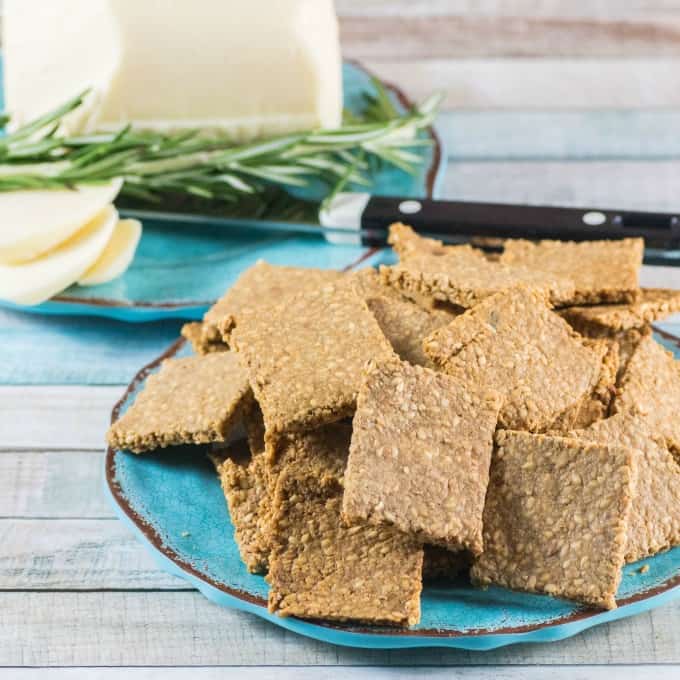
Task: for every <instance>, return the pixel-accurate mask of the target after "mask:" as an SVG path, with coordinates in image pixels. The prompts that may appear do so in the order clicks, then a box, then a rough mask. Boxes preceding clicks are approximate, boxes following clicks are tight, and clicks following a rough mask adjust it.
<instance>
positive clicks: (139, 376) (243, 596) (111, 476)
mask: <svg viewBox="0 0 680 680" xmlns="http://www.w3.org/2000/svg"><path fill="white" fill-rule="evenodd" d="M366 257H368V254H367V255H364V256H363V258H361V259H365V258H366ZM359 262H361V260H358V261H357V262H356V263H355V264H358V263H359ZM654 330H655V331H657V332H659V334H660V335H662V336H663V337H664V338H666V339H669V340H673V341H675V342H676V344H677V346H678V347H680V338H679V337H677V336H675V335H672V334H670V333H667V332H661V331H659V330H658V329H657V328H654ZM185 344H186V340H185V339H184V338H179V339H178V340H176V341H175V342H174V343H173V344H172V345H170V347H168V349H166V350H165V352H163V354H161V355H160V356H159V357H157V358H156V359H154V360H153V361H152V362H150V363H148V364H147V365H146V366H144V367H143V368H141V369H140V370H139V371H138V372H137V373H136V374H135V376H134V378H133V379H132V382H130V384H129V385H128V387H127V389H126V390H125V392H124V393H123V396H122V397H121V398H120V399H119V400H118V401H117V402H116V403H115V404H114V406H113V410H112V411H111V421H110V422H111V423H113V422H115V421H116V420H117V419H118V416H119V414H120V409H121V408H122V406H123V404H124V403H125V402H126V401H127V399H128V397H129V396H130V394H132V392H134V391H135V390H136V389H137V388H138V387H139V386H140V385H141V384H142V383H143V382H144V381H145V380H146V378H147V377H148V376H149V374H150V373H151V372H152V371H153V370H154V369H155V368H157V367H158V366H160V364H161V363H162V362H163V361H165V359H169V358H172V357H173V356H175V355H176V354H177V353H178V352H179V351H180V350H181V349H182V347H184V345H185ZM106 483H107V485H108V487H109V490H110V491H111V494H112V496H113V498H114V499H115V501H116V503H117V504H118V506H119V507H120V508H121V510H122V511H123V512H124V513H125V514H126V515H127V517H128V518H129V519H130V521H131V522H133V524H134V525H135V526H136V527H137V528H138V529H139V530H140V531H141V532H142V534H143V535H144V536H145V538H146V540H147V541H148V542H149V543H150V544H151V545H152V546H153V547H154V548H155V549H156V550H157V551H158V552H160V553H161V554H162V555H164V556H165V557H167V558H168V559H169V560H171V561H172V562H174V563H175V564H176V565H177V566H178V567H179V568H180V569H181V570H182V571H185V572H188V573H190V574H191V575H192V576H193V577H194V578H197V579H198V580H200V581H204V582H205V583H207V584H209V585H211V586H212V587H214V588H217V589H218V590H220V591H222V592H224V593H227V594H228V595H231V596H232V597H235V598H237V599H239V600H243V601H244V602H248V603H249V604H254V605H258V606H261V607H264V608H265V609H266V608H267V601H266V600H264V599H263V598H260V597H255V596H253V595H251V594H250V593H248V592H245V591H242V590H237V589H235V588H230V587H229V586H226V585H224V584H223V583H219V582H218V581H215V580H213V579H211V578H210V577H209V576H206V575H205V574H203V573H201V572H199V571H197V570H196V568H195V567H194V566H193V565H191V564H190V563H189V562H186V561H185V560H183V559H182V558H181V557H180V556H179V555H177V553H176V552H175V551H174V550H172V549H171V548H169V547H168V546H167V545H165V544H164V543H163V541H162V539H161V537H160V536H159V535H158V533H157V532H156V531H155V530H154V528H153V527H152V526H151V525H150V524H149V523H148V522H146V521H145V520H144V519H143V518H142V517H140V515H139V514H138V513H137V512H136V511H135V510H134V509H133V508H132V507H131V506H130V504H129V502H128V500H127V498H126V497H125V495H124V494H123V490H122V489H121V487H120V484H119V483H118V482H117V480H116V465H115V451H114V450H113V449H112V448H111V447H110V446H109V447H107V449H106ZM678 585H680V574H677V575H676V576H674V577H673V578H671V579H669V580H668V581H665V582H664V583H662V584H661V585H659V586H656V587H654V588H650V589H649V590H645V591H644V592H641V593H636V594H635V595H631V596H630V597H626V598H622V599H620V600H617V601H616V603H617V605H618V606H619V607H622V606H625V605H628V604H632V603H634V602H639V601H641V600H646V599H648V598H650V597H654V596H655V595H659V594H661V593H664V592H666V591H669V590H671V589H673V588H675V587H676V586H678ZM601 613H602V612H601V610H599V609H580V610H577V611H575V612H574V613H573V614H570V615H568V616H563V617H560V618H558V619H554V620H553V621H551V622H549V623H543V624H527V625H526V626H516V627H514V628H494V629H489V628H474V629H470V630H467V631H443V630H439V629H436V628H431V629H419V630H409V629H402V628H390V629H384V628H382V629H373V628H368V627H362V626H357V627H352V628H351V629H348V628H347V626H343V625H341V624H338V623H332V622H328V621H319V620H316V619H310V620H309V622H310V623H314V624H315V625H318V626H322V627H325V628H333V629H336V630H344V631H347V632H351V633H362V634H370V635H378V636H380V635H393V636H401V637H433V638H459V637H479V636H482V635H512V634H520V633H529V632H532V631H535V630H541V629H546V628H552V627H556V626H561V625H564V624H567V623H574V622H577V621H583V620H584V619H589V618H592V617H594V616H598V615H599V614H601Z"/></svg>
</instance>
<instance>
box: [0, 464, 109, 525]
mask: <svg viewBox="0 0 680 680" xmlns="http://www.w3.org/2000/svg"><path fill="white" fill-rule="evenodd" d="M103 475H104V453H103V451H4V452H0V518H13V519H20V518H26V519H37V518H41V517H43V518H50V519H65V518H74V519H112V518H114V517H115V515H114V513H113V510H112V509H111V506H110V505H109V503H108V502H107V501H106V499H105V497H104V492H103V490H104V482H103Z"/></svg>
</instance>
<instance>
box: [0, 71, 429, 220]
mask: <svg viewBox="0 0 680 680" xmlns="http://www.w3.org/2000/svg"><path fill="white" fill-rule="evenodd" d="M374 87H375V94H374V95H370V96H367V97H365V107H364V110H363V112H362V113H361V115H359V116H357V115H346V116H345V123H344V125H343V126H342V127H340V128H337V129H333V130H316V131H312V132H308V133H300V134H290V135H284V136H280V137H275V138H272V139H267V140H264V141H257V142H253V143H249V144H234V143H233V141H232V140H231V138H230V137H228V136H227V135H218V136H205V135H201V131H200V130H191V131H182V132H180V133H159V132H152V131H144V130H138V129H135V128H133V127H131V126H125V127H123V128H122V129H120V130H118V131H116V132H110V133H109V132H97V133H94V134H88V135H76V136H69V135H65V134H62V133H61V128H62V126H61V123H62V121H63V119H64V117H65V116H68V115H69V114H71V113H72V112H74V111H75V110H76V109H78V108H79V107H80V106H82V105H83V101H84V99H85V97H86V95H87V92H84V93H82V94H81V95H79V96H77V97H74V98H73V99H71V100H70V101H68V102H66V103H65V104H63V105H62V106H60V107H58V108H57V109H55V110H54V111H51V112H50V113H48V114H46V115H44V116H41V117H40V118H38V119H36V120H34V121H32V122H31V123H28V124H27V125H25V126H23V127H20V128H19V129H17V130H16V131H14V132H12V133H10V134H8V135H6V136H4V137H0V191H17V190H22V189H59V188H71V187H74V186H76V185H79V184H93V183H102V182H106V181H108V180H110V179H112V178H114V177H121V178H123V180H124V184H123V189H122V192H121V193H122V197H123V199H124V200H128V201H129V200H131V201H133V202H135V203H140V202H141V203H146V204H148V203H154V202H156V203H157V202H160V201H162V200H166V199H167V198H168V197H169V196H171V197H173V198H174V199H175V200H176V199H177V198H178V197H179V198H180V199H181V197H182V196H185V197H191V196H193V197H197V198H199V199H201V200H206V201H219V202H223V203H227V204H231V205H235V204H239V203H245V204H247V205H249V206H251V208H252V207H253V206H255V205H257V203H258V199H261V200H262V201H265V202H266V201H269V200H270V197H271V195H272V193H271V192H272V189H277V191H279V190H281V189H283V190H284V191H286V192H289V191H293V192H295V190H297V189H300V188H303V187H308V186H309V185H310V184H314V185H315V186H316V185H318V184H321V186H322V187H323V189H324V190H323V193H324V195H326V196H333V195H335V194H336V193H337V192H338V191H340V190H341V189H342V188H344V187H345V186H347V185H348V184H354V185H368V184H370V175H371V172H372V170H373V169H374V168H375V167H376V164H381V163H387V164H391V165H394V166H396V167H398V168H401V169H402V170H404V171H405V172H411V173H412V172H414V170H415V167H416V165H417V164H418V163H419V162H420V161H421V157H420V156H419V155H418V153H417V150H418V148H419V147H422V146H424V145H426V144H428V143H429V140H427V139H423V138H422V136H419V135H418V132H419V131H420V130H422V129H423V128H425V127H427V126H428V125H430V124H431V123H432V120H433V118H434V116H435V114H436V111H437V108H438V106H439V102H440V97H439V96H436V95H435V96H433V97H430V98H429V99H428V100H427V101H426V102H424V103H423V104H421V105H420V106H417V107H415V108H414V109H413V110H411V111H407V112H406V113H403V114H400V113H399V112H398V111H397V110H396V108H395V107H394V105H393V104H392V101H391V100H390V98H389V96H388V94H387V92H386V91H385V90H384V88H383V86H382V85H381V84H380V83H379V82H377V81H374ZM3 120H6V119H3ZM0 122H2V120H0ZM277 195H278V194H277ZM246 199H247V200H246Z"/></svg>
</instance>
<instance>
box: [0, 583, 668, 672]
mask: <svg viewBox="0 0 680 680" xmlns="http://www.w3.org/2000/svg"><path fill="white" fill-rule="evenodd" d="M0 611H2V616H1V617H0V640H2V644H0V666H12V665H26V666H49V665H60V666H83V665H94V666H97V665H99V666H135V665H143V666H174V665H186V664H189V665H206V666H209V665H273V664H276V665H300V666H307V665H320V666H335V665H433V666H437V665H441V664H445V665H471V664H475V665H485V666H486V665H499V664H513V665H515V664H582V663H585V664H636V663H680V608H678V607H672V606H669V607H662V608H660V609H657V610H654V611H653V612H650V613H647V614H642V615H640V616H637V617H634V618H631V619H625V620H623V621H618V622H616V623H613V624H607V625H603V626H600V627H598V628H595V629H592V630H591V631H589V632H588V633H587V634H585V635H579V636H577V637H574V638H570V639H568V640H564V641H562V642H556V643H551V644H546V645H517V646H513V647H506V648H502V649H498V650H494V651H490V652H468V651H464V650H445V649H438V648H433V649H415V650H394V651H379V650H362V649H351V648H343V647H334V646H332V645H327V644H324V643H321V642H316V641H314V640H309V639H306V638H303V637H301V636H298V635H295V634H294V633H288V632H286V631H284V630H282V629H280V628H277V627H275V626H272V625H271V624H269V623H267V622H265V621H262V620H260V619H258V618H257V617H255V616H253V615H249V614H244V613H241V612H237V611H233V610H230V609H225V608H220V607H217V606H215V605H213V604H211V603H210V602H208V601H207V600H206V599H205V598H204V597H203V596H202V595H200V594H198V593H191V592H178V593H165V592H153V593H143V592H137V593H129V592H94V593H89V592H82V593H64V592H42V593H31V592H28V593H26V592H23V593H19V592H6V593H0Z"/></svg>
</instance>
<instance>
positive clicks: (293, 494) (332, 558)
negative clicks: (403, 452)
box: [267, 425, 423, 626]
mask: <svg viewBox="0 0 680 680" xmlns="http://www.w3.org/2000/svg"><path fill="white" fill-rule="evenodd" d="M323 429H324V430H327V433H326V436H322V437H319V436H317V435H316V434H314V433H312V434H311V437H312V438H314V441H312V440H310V439H308V437H309V435H303V436H302V437H300V438H298V441H299V442H302V441H303V440H306V443H305V444H303V447H304V448H305V450H306V455H305V456H304V457H303V458H296V459H294V460H289V461H288V462H287V463H286V464H285V465H284V467H283V469H282V471H281V473H280V475H279V480H278V483H277V486H276V496H275V499H274V518H273V522H272V541H273V550H272V553H271V556H270V571H269V576H268V577H267V580H268V582H269V583H270V586H271V589H270V592H269V609H270V611H272V612H276V613H277V614H279V615H281V616H300V617H303V618H313V619H314V618H322V619H327V620H335V621H361V622H366V623H373V624H391V625H400V626H405V625H412V624H415V623H417V622H418V620H419V618H420V590H421V587H422V576H421V573H422V562H423V550H422V547H421V546H420V545H419V544H418V543H417V542H415V541H413V540H412V539H411V538H409V537H408V536H405V535H403V534H401V533H399V532H398V531H396V530H395V529H393V528H391V527H374V526H370V525H365V524H364V525H358V526H353V527H346V526H345V525H343V523H342V522H341V519H340V508H341V504H342V485H341V481H340V479H339V478H338V472H339V469H340V467H339V466H338V465H337V461H338V460H339V459H341V460H342V461H343V462H344V460H345V459H346V456H347V449H348V447H349V436H350V432H351V429H350V428H348V427H344V428H340V429H338V426H337V425H335V426H329V427H327V428H323ZM329 431H330V433H329ZM320 480H322V481H321V482H320Z"/></svg>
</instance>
